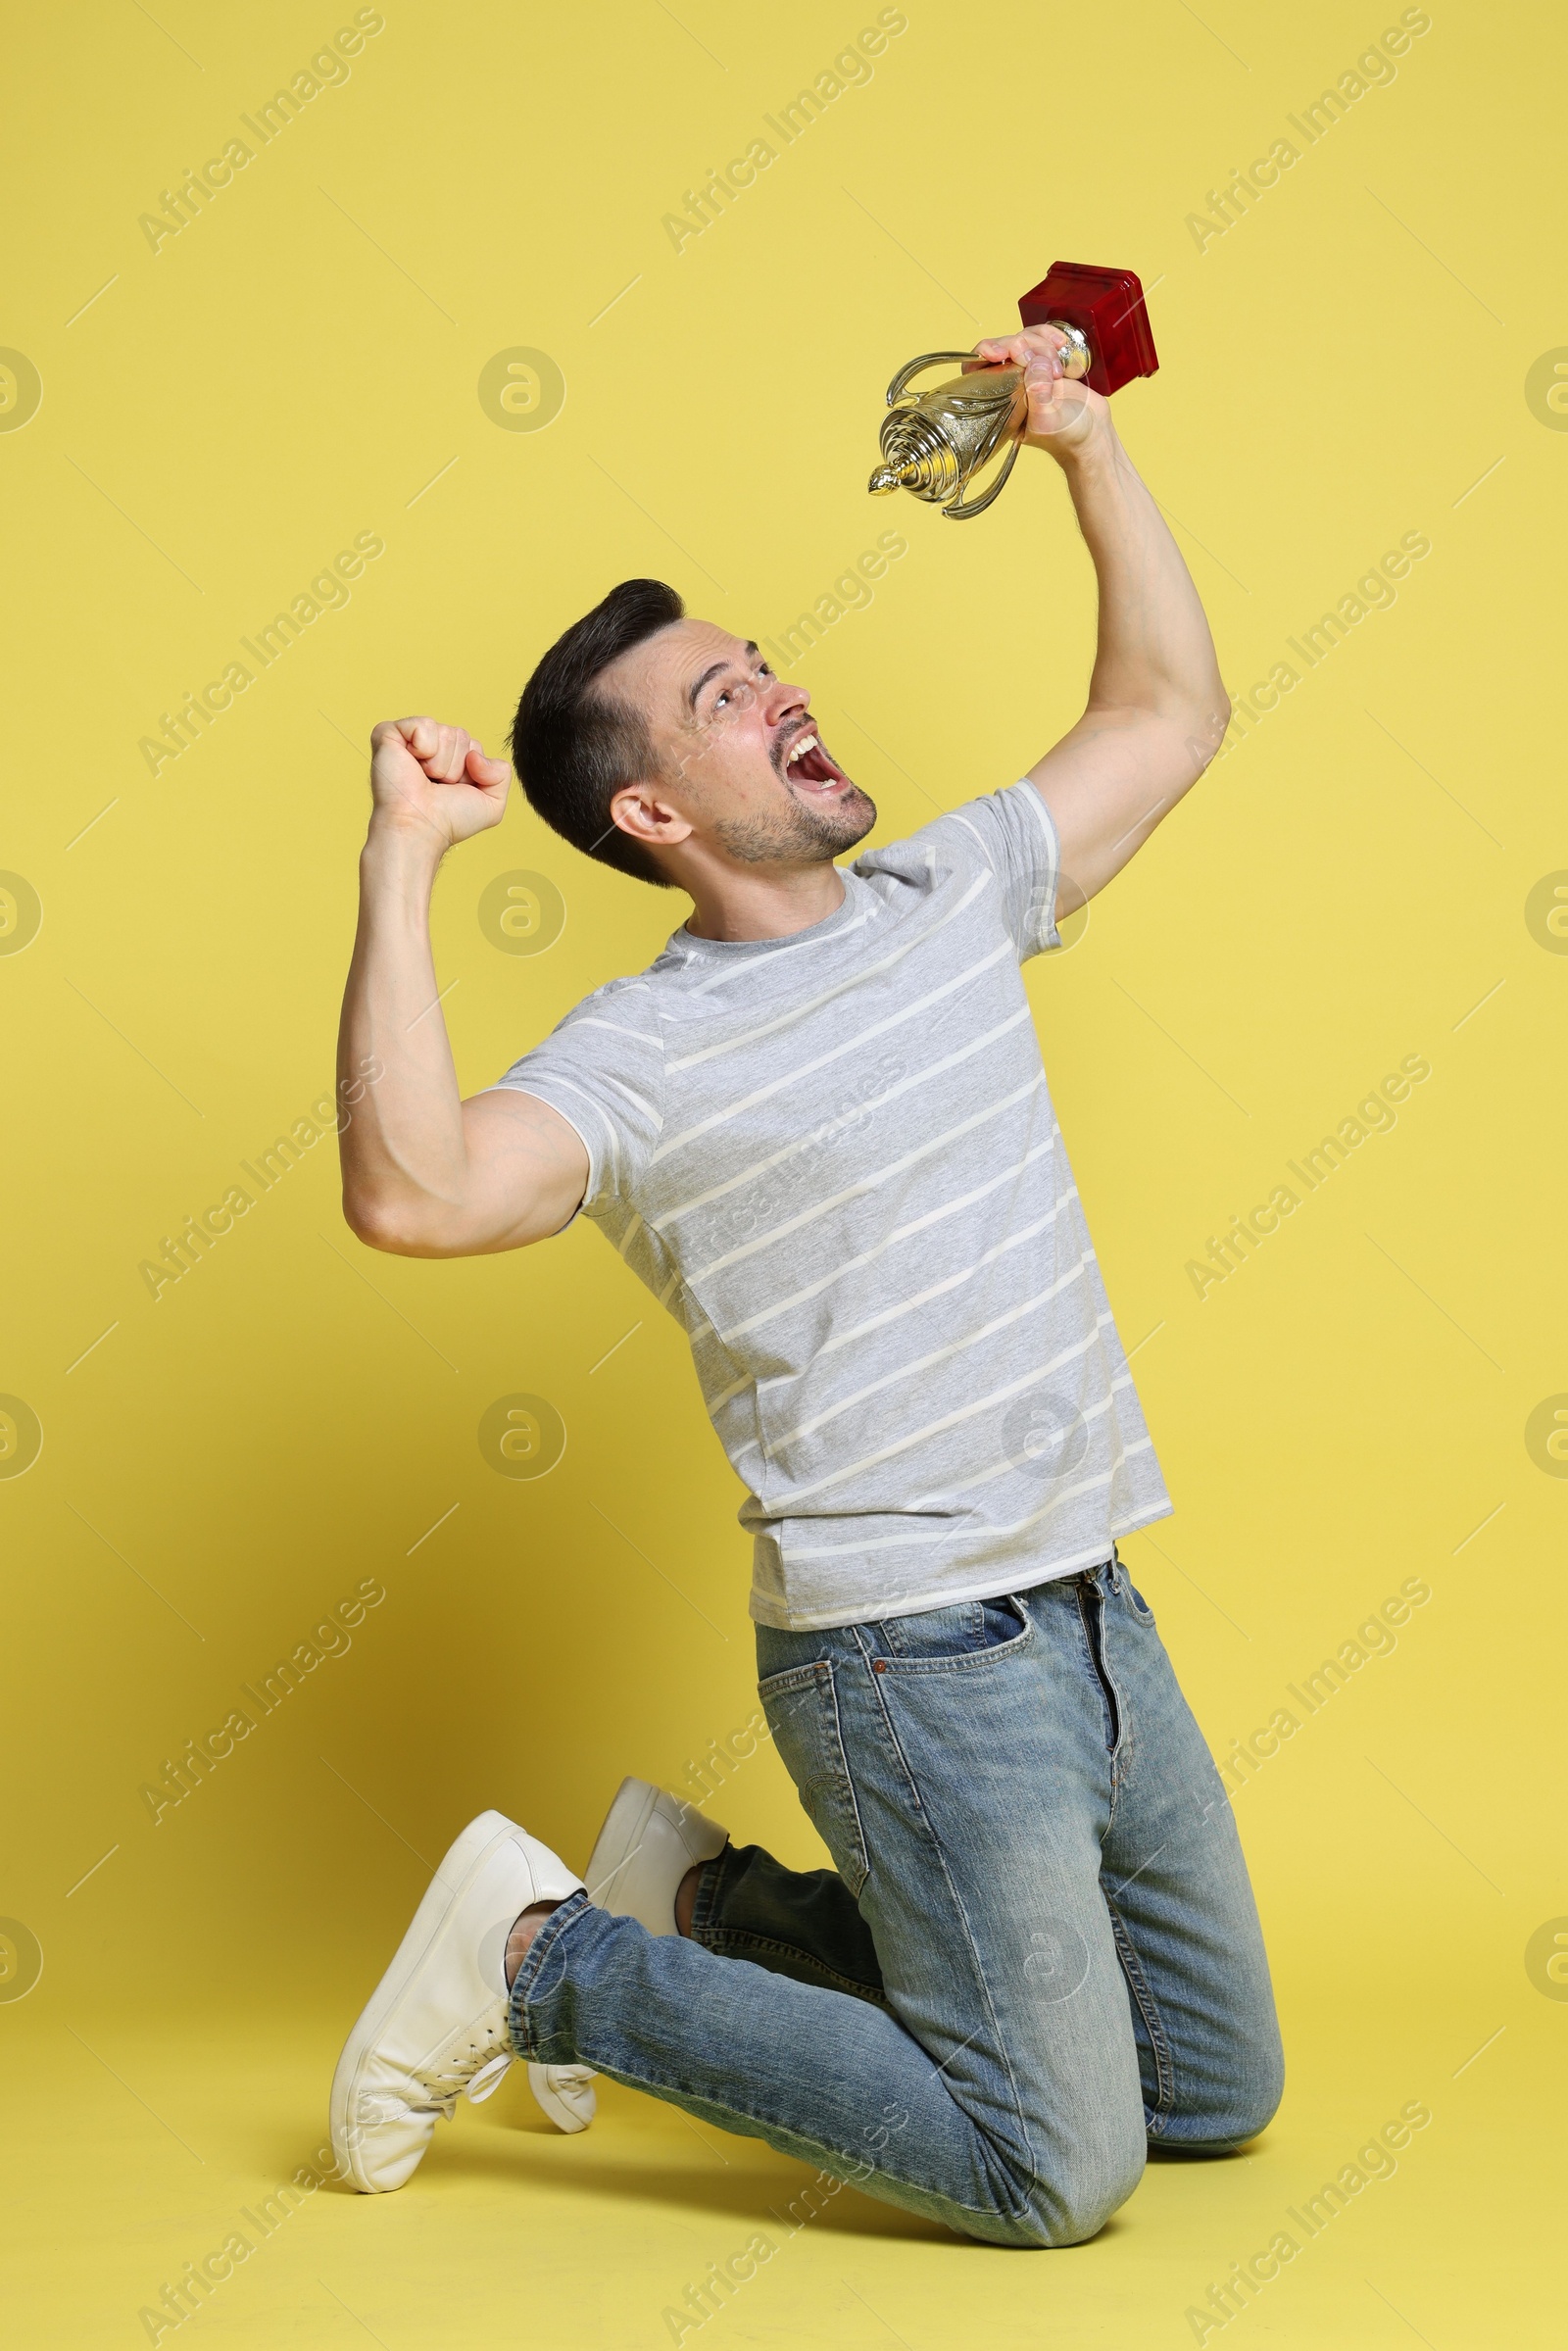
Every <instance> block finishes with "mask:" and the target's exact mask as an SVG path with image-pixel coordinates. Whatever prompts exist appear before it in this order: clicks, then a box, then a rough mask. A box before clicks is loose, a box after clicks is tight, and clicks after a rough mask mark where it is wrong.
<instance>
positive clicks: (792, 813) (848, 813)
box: [713, 784, 876, 865]
mask: <svg viewBox="0 0 1568 2351" xmlns="http://www.w3.org/2000/svg"><path fill="white" fill-rule="evenodd" d="M875 822H876V803H875V802H874V801H873V800H872V799H871V798H870V797H869V795H868V794H866V793H864V792H862V791H861V790H860V787H859V785H858V784H852V785H851V787H850V789H849V791H848V792H846V793H845V795H844V797H843V799H842V800H836V801H830V802H828V803H826V804H825V805H824V806H821V807H818V808H806V807H803V806H802V804H801V802H800V801H798V800H796V799H795V798H794V797H793V795H792V796H791V800H790V805H789V809H788V812H787V813H786V812H785V811H783V810H781V811H780V812H779V814H778V815H776V816H731V817H721V818H720V819H719V821H718V822H717V823H716V824H715V825H714V827H713V837H714V839H715V840H716V841H718V842H719V843H720V845H721V846H722V847H723V848H724V849H725V850H727V851H728V853H729V855H730V856H731V857H735V858H736V859H738V861H739V862H740V863H741V864H743V865H821V864H826V863H828V862H830V861H831V859H833V858H834V857H839V856H840V855H841V854H842V853H843V852H844V851H845V850H846V849H853V848H854V847H855V844H856V843H857V841H863V840H864V839H865V836H866V834H867V833H868V832H869V831H870V830H871V827H872V825H873V824H875Z"/></svg>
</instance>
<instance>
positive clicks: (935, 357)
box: [888, 351, 974, 408]
mask: <svg viewBox="0 0 1568 2351" xmlns="http://www.w3.org/2000/svg"><path fill="white" fill-rule="evenodd" d="M973 358H974V353H973V352H972V351H927V352H923V353H922V354H921V356H920V358H919V359H917V360H910V361H909V362H908V363H907V365H906V366H905V367H901V368H900V369H899V371H898V373H897V375H895V377H894V378H893V381H892V382H891V383H890V384H889V386H888V406H889V408H892V407H893V406H894V405H895V403H896V402H897V401H899V400H901V399H902V398H903V396H904V392H905V389H906V387H907V384H908V383H909V381H910V378H911V377H913V376H916V375H918V374H919V372H920V370H921V368H922V367H938V366H941V365H945V364H946V363H947V362H949V361H951V360H972V359H973Z"/></svg>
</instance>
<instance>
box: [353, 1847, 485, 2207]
mask: <svg viewBox="0 0 1568 2351" xmlns="http://www.w3.org/2000/svg"><path fill="white" fill-rule="evenodd" d="M516 1835H517V1824H516V1822H515V1821H511V1820H508V1818H507V1816H506V1814H505V1813H504V1812H481V1813H480V1814H479V1816H478V1818H477V1820H472V1821H470V1822H469V1823H468V1826H467V1827H466V1829H465V1830H464V1832H463V1834H462V1836H461V1837H458V1838H457V1839H456V1840H455V1841H454V1842H453V1844H452V1845H450V1846H449V1847H448V1849H447V1851H446V1853H445V1854H444V1855H443V1856H442V1860H441V1866H440V1867H439V1869H438V1870H437V1871H436V1874H435V1876H434V1877H433V1878H432V1879H431V1881H430V1884H429V1886H428V1887H427V1888H426V1890H425V1895H424V1899H423V1900H422V1901H421V1902H420V1904H419V1907H418V1909H417V1911H416V1912H415V1914H414V1921H413V1924H412V1925H411V1926H410V1928H409V1931H408V1933H407V1934H406V1935H404V1937H403V1940H402V1941H401V1942H400V1943H399V1945H398V1947H397V1951H396V1953H395V1955H394V1957H393V1961H392V1965H391V1966H390V1967H389V1968H388V1969H387V1971H386V1974H385V1975H384V1976H383V1977H382V1978H381V1981H380V1983H379V1984H377V1985H376V1987H375V1989H374V1991H373V1992H372V1993H371V1994H370V1997H369V2000H368V2003H367V2005H366V2007H365V2008H364V2010H363V2011H362V2012H361V2015H360V2019H359V2022H358V2023H357V2024H356V2026H355V2028H354V2030H353V2032H352V2033H350V2034H349V2037H348V2039H347V2040H346V2041H345V2043H344V2044H343V2054H342V2056H341V2057H340V2058H339V2059H338V2061H337V2071H336V2073H335V2074H334V2075H333V2076H332V2095H331V2099H330V2103H329V2108H328V2123H329V2129H330V2131H331V2138H332V2150H333V2153H334V2154H335V2155H336V2156H337V2159H338V2162H339V2164H340V2165H341V2166H342V2167H343V2168H344V2170H345V2172H346V2174H347V2177H348V2178H349V2179H350V2180H352V2181H353V2182H354V2185H355V2186H356V2187H357V2188H359V2189H360V2190H361V2191H362V2193H364V2194H365V2195H372V2196H373V2195H382V2194H385V2193H387V2192H388V2191H386V2190H385V2189H381V2188H377V2187H376V2186H374V2185H373V2183H372V2182H371V2181H370V2180H368V2179H366V2177H365V2175H364V2173H363V2172H362V2170H361V2168H360V2166H359V2163H358V2161H357V2160H356V2150H355V2149H354V2148H353V2147H352V2146H351V2145H350V2144H349V2123H348V2117H349V2115H350V2114H351V2113H352V2111H353V2106H354V2098H355V2093H356V2091H357V2090H358V2088H359V2082H360V2074H361V2070H362V2068H363V2067H364V2064H365V2062H366V2060H367V2058H368V2056H369V2055H370V2053H371V2051H372V2050H373V2049H374V2047H375V2044H376V2042H377V2040H378V2039H379V2038H380V2035H381V2031H382V2028H383V2026H384V2025H385V2024H386V2021H387V2018H388V2017H389V2016H390V2015H391V2014H392V2011H393V2009H394V2008H396V2006H397V2004H398V2002H399V2000H400V1999H402V1997H403V1994H404V1993H405V1992H406V1991H407V1989H408V1987H409V1984H410V1982H411V1980H412V1978H413V1977H414V1976H415V1975H417V1972H418V1970H419V1968H420V1967H421V1966H422V1965H423V1963H424V1961H425V1959H426V1958H427V1957H428V1956H429V1953H430V1951H431V1948H432V1947H433V1945H434V1943H435V1941H436V1938H437V1936H438V1935H440V1933H441V1930H442V1928H443V1927H444V1926H445V1924H446V1921H447V1916H448V1914H449V1912H450V1911H451V1909H452V1906H453V1904H454V1903H455V1902H456V1901H457V1900H458V1899H459V1897H460V1896H461V1894H462V1893H463V1890H464V1887H465V1886H466V1884H467V1881H468V1879H469V1878H470V1877H471V1876H472V1874H473V1871H474V1869H475V1868H476V1867H477V1865H478V1864H479V1863H480V1862H481V1861H484V1860H487V1859H488V1857H489V1855H490V1854H491V1853H492V1852H493V1851H494V1849H495V1847H496V1846H497V1845H499V1844H504V1843H505V1842H506V1841H507V1839H508V1838H509V1837H515V1836H516ZM524 1907H526V1906H524Z"/></svg>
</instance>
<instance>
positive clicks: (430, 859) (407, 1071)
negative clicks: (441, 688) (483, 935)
mask: <svg viewBox="0 0 1568 2351" xmlns="http://www.w3.org/2000/svg"><path fill="white" fill-rule="evenodd" d="M370 745H371V753H372V757H371V764H370V790H371V795H372V800H373V807H372V810H371V815H370V829H369V835H368V839H367V841H366V844H365V848H364V850H363V852H362V853H361V857H360V923H359V930H358V933H357V935H356V938H355V942H354V959H353V962H352V963H351V964H350V966H349V977H348V986H347V988H346V990H345V991H344V997H343V1019H342V1025H341V1027H340V1029H339V1031H338V1085H339V1095H340V1099H341V1100H342V1101H343V1102H345V1103H346V1104H349V1105H351V1107H350V1110H349V1115H348V1123H347V1125H346V1126H344V1127H343V1128H342V1129H341V1132H340V1136H339V1150H340V1152H341V1155H342V1162H343V1213H344V1215H345V1216H346V1217H347V1219H348V1221H349V1224H350V1225H351V1226H352V1227H353V1229H354V1231H355V1232H356V1233H357V1234H358V1235H359V1237H360V1239H361V1240H362V1241H365V1242H368V1243H369V1245H370V1247H371V1248H372V1249H391V1250H393V1251H395V1252H396V1253H397V1254H398V1255H400V1256H405V1257H461V1256H475V1255H480V1254H482V1253H484V1252H486V1251H488V1250H493V1249H519V1248H521V1247H522V1245H523V1244H524V1243H525V1242H529V1241H542V1240H543V1239H544V1238H545V1236H546V1235H547V1234H549V1233H554V1232H558V1231H559V1230H560V1228H561V1227H562V1226H563V1225H564V1224H565V1223H566V1221H567V1220H568V1218H569V1217H570V1216H571V1214H572V1212H573V1210H574V1209H575V1208H576V1207H577V1205H578V1203H579V1202H580V1200H581V1199H582V1196H583V1191H584V1188H585V1186H586V1184H587V1181H588V1154H587V1152H586V1151H585V1150H584V1149H583V1146H582V1142H581V1140H580V1138H579V1137H578V1136H577V1134H576V1133H575V1131H574V1130H573V1129H572V1128H571V1127H570V1126H568V1124H567V1123H566V1121H565V1120H564V1118H562V1117H560V1116H558V1114H557V1113H556V1112H555V1111H554V1110H552V1109H551V1108H550V1107H549V1106H548V1104H546V1103H545V1102H540V1101H539V1100H538V1099H537V1098H536V1097H535V1096H532V1095H526V1094H516V1093H507V1094H501V1093H488V1094H481V1095H477V1096H475V1097H474V1098H473V1099H472V1100H471V1101H469V1102H464V1101H463V1100H462V1098H461V1097H460V1095H459V1092H458V1077H457V1071H456V1069H455V1068H454V1066H453V1061H452V1049H451V1046H450V1044H449V1043H448V1040H447V1031H446V1022H445V1020H444V1019H443V1018H442V1013H441V1006H440V1004H439V1003H438V1002H437V993H438V992H437V988H436V977H435V962H434V958H433V956H432V955H431V952H430V892H431V890H432V888H433V886H434V883H435V877H436V870H437V868H438V866H439V865H440V862H441V859H442V857H444V856H445V855H446V852H447V851H448V850H449V849H450V848H452V847H453V846H454V844H455V843H457V842H459V841H466V840H468V839H469V838H470V837H471V836H472V835H473V834H474V833H478V832H483V831H485V830H487V829H488V827H489V826H491V825H492V824H499V823H500V821H501V818H502V816H503V814H504V813H505V810H506V805H507V787H508V784H509V782H510V779H511V769H510V768H509V767H508V765H507V763H506V761H505V760H504V759H487V758H486V757H485V754H484V751H483V749H482V748H481V747H480V745H479V744H477V743H475V742H474V741H473V740H472V739H471V737H469V736H468V735H466V733H465V732H464V730H463V729H462V727H457V726H442V725H439V724H438V723H437V722H436V720H435V719H433V718H397V719H388V720H386V721H384V722H383V723H382V724H381V725H380V726H378V727H377V728H376V729H375V731H374V733H373V734H372V735H371V737H370Z"/></svg>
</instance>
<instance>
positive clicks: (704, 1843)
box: [528, 1780, 729, 2131]
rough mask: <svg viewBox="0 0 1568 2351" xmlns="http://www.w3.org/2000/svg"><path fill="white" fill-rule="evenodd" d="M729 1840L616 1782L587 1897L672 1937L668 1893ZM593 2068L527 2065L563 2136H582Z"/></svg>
mask: <svg viewBox="0 0 1568 2351" xmlns="http://www.w3.org/2000/svg"><path fill="white" fill-rule="evenodd" d="M728 1842H729V1832H728V1830H727V1829H721V1828H720V1827H719V1826H718V1823H717V1822H716V1821H711V1820H708V1819H706V1818H705V1817H704V1815H703V1814H702V1813H700V1812H698V1811H697V1810H696V1809H695V1808H694V1807H693V1806H692V1805H690V1804H683V1803H682V1802H681V1800H680V1798H679V1797H678V1796H672V1795H671V1794H670V1793H669V1791H668V1789H667V1788H655V1787H654V1786H653V1785H652V1784H651V1783H650V1782H649V1781H647V1780H622V1782H621V1784H620V1788H619V1791H618V1793H617V1794H616V1797H615V1800H614V1802H613V1804H612V1805H611V1807H610V1810H609V1812H608V1814H607V1815H606V1818H605V1825H604V1827H603V1828H602V1829H601V1830H600V1832H599V1837H598V1840H597V1842H596V1843H595V1845H594V1849H593V1854H592V1857H591V1858H590V1860H589V1863H588V1899H589V1901H590V1902H595V1903H597V1904H598V1906H599V1908H600V1909H601V1910H608V1911H610V1912H611V1914H612V1915H613V1917H616V1918H634V1919H637V1920H639V1921H640V1922H641V1923H642V1925H643V1926H645V1927H646V1928H647V1930H648V1932H649V1934H650V1935H676V1934H678V1933H679V1932H680V1930H679V1929H678V1928H677V1926H676V1924H675V1895H676V1892H677V1890H678V1889H679V1886H680V1882H681V1880H682V1878H684V1877H685V1875H686V1872H687V1871H688V1870H689V1869H690V1868H691V1866H692V1864H693V1862H696V1861H711V1860H712V1858H713V1856H714V1855H715V1854H716V1853H721V1852H722V1851H723V1850H724V1847H725V1845H726V1844H728ZM596 2078H597V2077H596V2076H595V2074H594V2071H593V2068H592V2067H591V2066H585V2065H531V2066H530V2067H529V2068H528V2086H529V2088H530V2089H531V2090H532V2091H533V2094H534V2096H535V2097H536V2098H537V2099H538V2101H539V2104H540V2105H541V2107H542V2108H543V2109H544V2111H545V2113H546V2114H547V2115H548V2116H549V2117H550V2120H551V2121H552V2122H553V2123H555V2124H557V2125H558V2126H559V2128H560V2129H561V2130H563V2131H586V2130H587V2128H588V2126H589V2124H590V2123H591V2122H592V2121H593V2119H594V2111H595V2107H596V2104H597V2100H596V2098H595V2094H594V2086H593V2085H594V2082H595V2080H596Z"/></svg>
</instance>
